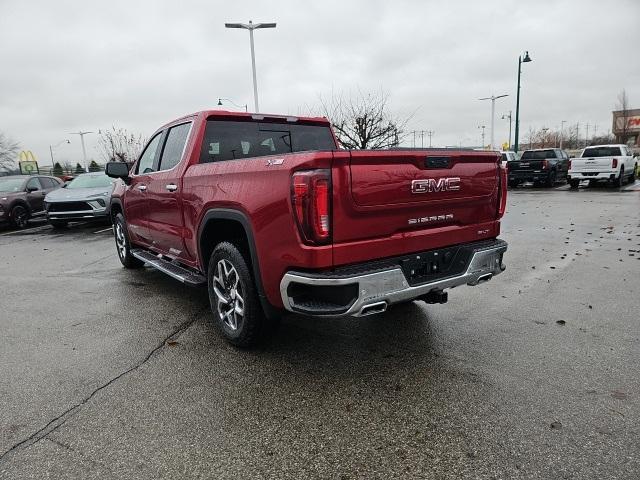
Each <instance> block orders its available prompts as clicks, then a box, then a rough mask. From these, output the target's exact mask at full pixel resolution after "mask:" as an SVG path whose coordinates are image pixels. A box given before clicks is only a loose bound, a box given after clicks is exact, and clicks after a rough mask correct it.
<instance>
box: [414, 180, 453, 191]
mask: <svg viewBox="0 0 640 480" xmlns="http://www.w3.org/2000/svg"><path fill="white" fill-rule="evenodd" d="M455 190H460V177H448V178H439V179H438V180H436V179H435V178H425V179H424V180H413V181H412V182H411V193H430V192H453V191H455Z"/></svg>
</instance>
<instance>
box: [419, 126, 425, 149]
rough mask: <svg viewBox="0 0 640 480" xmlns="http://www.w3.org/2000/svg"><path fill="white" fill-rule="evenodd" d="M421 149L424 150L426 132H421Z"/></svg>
mask: <svg viewBox="0 0 640 480" xmlns="http://www.w3.org/2000/svg"><path fill="white" fill-rule="evenodd" d="M420 148H424V130H420Z"/></svg>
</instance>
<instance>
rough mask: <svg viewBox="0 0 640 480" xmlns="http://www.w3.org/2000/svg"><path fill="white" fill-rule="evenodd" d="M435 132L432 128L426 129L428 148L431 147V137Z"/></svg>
mask: <svg viewBox="0 0 640 480" xmlns="http://www.w3.org/2000/svg"><path fill="white" fill-rule="evenodd" d="M434 133H436V132H434V131H433V130H427V135H429V148H431V137H432V136H433V134H434Z"/></svg>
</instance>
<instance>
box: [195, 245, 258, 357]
mask: <svg viewBox="0 0 640 480" xmlns="http://www.w3.org/2000/svg"><path fill="white" fill-rule="evenodd" d="M207 280H208V282H207V283H208V286H209V301H210V303H211V310H212V311H213V317H214V323H215V325H216V327H217V328H218V329H219V330H220V332H221V333H222V335H223V336H224V338H225V339H226V340H227V341H228V342H229V343H231V344H232V345H235V346H236V347H241V348H249V347H253V346H255V345H256V344H258V343H259V342H260V341H261V340H262V338H263V337H264V335H265V333H266V332H267V330H268V326H269V322H268V320H267V318H266V317H265V315H264V312H263V311H262V306H261V305H260V300H259V299H258V292H257V289H256V286H255V283H254V281H253V277H252V275H251V271H250V270H249V266H248V263H247V261H246V259H245V257H244V256H243V254H242V253H241V252H240V250H239V249H238V247H236V246H235V245H234V244H233V243H229V242H222V243H219V244H218V245H217V246H216V248H215V249H214V251H213V254H212V255H211V258H210V259H209V270H208V275H207Z"/></svg>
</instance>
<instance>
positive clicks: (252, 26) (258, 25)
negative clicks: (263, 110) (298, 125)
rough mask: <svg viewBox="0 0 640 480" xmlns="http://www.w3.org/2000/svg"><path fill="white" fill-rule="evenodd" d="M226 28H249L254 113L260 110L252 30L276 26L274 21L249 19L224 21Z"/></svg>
mask: <svg viewBox="0 0 640 480" xmlns="http://www.w3.org/2000/svg"><path fill="white" fill-rule="evenodd" d="M224 26H225V27H226V28H243V29H245V30H249V42H250V43H251V71H252V73H253V100H254V103H255V107H256V113H258V112H259V111H260V109H259V107H258V81H257V79H256V55H255V51H254V48H253V31H254V30H257V29H258V28H276V24H275V23H253V22H252V21H251V20H249V23H248V24H247V23H225V24H224Z"/></svg>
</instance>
